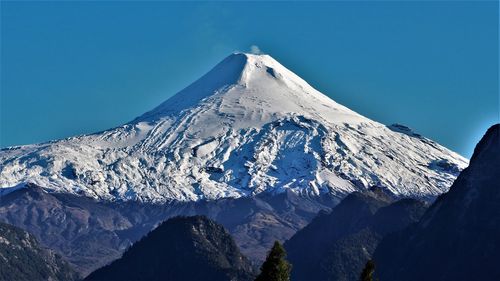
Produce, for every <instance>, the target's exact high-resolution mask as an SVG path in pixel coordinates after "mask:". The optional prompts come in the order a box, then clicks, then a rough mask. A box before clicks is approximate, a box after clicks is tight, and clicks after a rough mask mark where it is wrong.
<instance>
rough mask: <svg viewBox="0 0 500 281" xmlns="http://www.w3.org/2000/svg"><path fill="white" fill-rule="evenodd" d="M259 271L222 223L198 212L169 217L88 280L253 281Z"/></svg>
mask: <svg viewBox="0 0 500 281" xmlns="http://www.w3.org/2000/svg"><path fill="white" fill-rule="evenodd" d="M255 275H256V274H255V271H254V268H253V267H252V265H251V263H250V262H249V261H248V260H247V258H246V257H244V256H243V255H242V254H241V253H240V251H239V249H238V247H237V246H236V243H235V242H234V240H233V239H232V238H231V236H230V235H229V233H228V232H227V231H226V230H225V229H224V227H223V226H222V225H220V224H217V223H215V222H214V221H212V220H210V219H208V218H206V217H203V216H194V217H175V218H172V219H169V220H167V221H166V222H164V223H162V224H161V225H160V226H158V227H157V228H156V229H155V230H153V231H152V232H151V233H149V234H148V235H147V236H146V237H144V238H142V239H141V240H140V241H139V242H137V243H135V244H134V245H133V246H132V247H130V249H128V250H127V251H126V252H125V254H124V255H123V257H122V258H121V259H119V260H116V261H114V262H113V263H111V264H110V265H108V266H105V267H103V268H101V269H99V270H97V271H95V272H94V273H92V274H91V275H89V276H88V277H87V278H86V279H85V280H87V281H113V280H116V281H122V280H149V281H156V280H185V281H190V280H192V281H198V280H207V281H212V280H213V281H224V280H241V281H247V280H248V281H250V280H253V279H254V278H255Z"/></svg>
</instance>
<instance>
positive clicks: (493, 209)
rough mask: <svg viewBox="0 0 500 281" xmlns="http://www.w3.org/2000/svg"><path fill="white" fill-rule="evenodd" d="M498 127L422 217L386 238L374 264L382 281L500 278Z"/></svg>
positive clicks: (499, 145) (492, 130)
mask: <svg viewBox="0 0 500 281" xmlns="http://www.w3.org/2000/svg"><path fill="white" fill-rule="evenodd" d="M499 130H500V125H499V124H497V125H494V126H492V127H491V128H490V129H489V130H488V131H487V132H486V134H485V135H484V137H483V138H482V139H481V141H480V142H479V144H478V145H477V146H476V148H475V150H474V154H473V156H472V158H471V161H470V165H469V167H468V168H466V169H465V170H464V171H463V172H462V173H461V174H460V176H459V177H458V178H457V180H456V181H455V182H454V183H453V185H452V186H451V188H450V191H449V192H448V193H446V194H443V195H442V196H440V197H439V198H438V199H437V200H436V202H435V203H433V204H432V205H431V207H429V209H428V210H427V211H426V213H425V214H424V216H423V217H422V219H421V220H420V221H419V222H418V223H417V224H414V225H412V226H410V227H408V228H406V229H404V230H402V231H400V232H397V233H394V234H391V235H388V236H387V237H385V238H384V239H383V241H382V242H381V243H380V245H379V246H378V248H377V250H376V252H375V255H374V260H375V263H376V270H375V273H376V275H378V276H379V277H380V280H384V281H385V280H389V281H390V280H405V281H412V280H454V281H456V280H500V267H499V266H498V262H499V261H500V133H499Z"/></svg>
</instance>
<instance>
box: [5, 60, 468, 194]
mask: <svg viewBox="0 0 500 281" xmlns="http://www.w3.org/2000/svg"><path fill="white" fill-rule="evenodd" d="M0 163H1V168H0V187H2V188H4V190H5V192H8V191H10V190H12V189H15V188H19V187H22V186H23V185H24V184H25V183H27V182H33V183H35V184H38V185H40V186H43V187H45V188H46V189H47V190H50V191H55V192H67V193H74V194H82V195H86V196H90V197H94V198H97V199H100V200H139V201H148V202H167V201H195V200H202V199H207V200H212V199H218V198H225V197H233V198H236V197H242V196H251V195H255V194H258V193H261V192H264V191H270V192H283V191H285V190H292V191H294V192H296V193H300V194H309V195H318V194H320V193H327V192H328V193H331V194H333V195H335V196H338V197H339V198H341V197H344V196H345V195H346V194H348V193H350V192H353V191H356V190H364V189H367V188H369V187H371V186H380V187H382V188H383V189H384V190H385V191H386V192H387V193H391V194H393V195H395V196H411V197H417V198H431V197H434V196H436V195H439V194H441V193H443V192H445V191H447V189H448V187H449V186H450V185H451V183H452V182H453V180H454V179H455V178H456V176H457V175H458V173H459V172H460V170H462V169H463V168H464V167H465V166H466V165H467V163H468V162H467V160H466V159H464V158H463V157H461V156H459V155H458V154H456V153H454V152H452V151H450V150H448V149H446V148H444V147H442V146H440V145H439V144H437V143H435V142H433V141H431V140H429V139H427V138H424V137H422V136H420V135H418V134H416V133H413V132H412V131H411V130H410V129H408V128H407V127H405V126H402V125H393V126H385V125H382V124H380V123H377V122H375V121H372V120H370V119H368V118H365V117H363V116H361V115H359V114H357V113H356V112H353V111H352V110H350V109H348V108H346V107H344V106H342V105H340V104H338V103H336V102H335V101H333V100H331V99H330V98H329V97H327V96H325V95H323V94H322V93H320V92H319V91H317V90H315V89H314V88H313V87H311V86H310V85H309V84H307V83H306V82H305V81H304V80H302V79H301V78H300V77H298V76H297V75H295V74H294V73H293V72H291V71H290V70H288V69H287V68H285V67H284V66H282V65H281V64H280V63H279V62H277V61H276V60H274V59H273V58H272V57H270V56H268V55H251V54H244V53H235V54H232V55H230V56H229V57H227V58H226V59H224V60H223V61H222V62H220V63H219V64H218V65H217V66H215V67H214V68H213V69H212V70H211V71H210V72H208V73H207V74H206V75H204V76H203V77H201V78H200V79H199V80H197V81H196V82H194V83H193V84H191V85H190V86H188V87H187V88H185V89H184V90H182V91H180V92H179V93H178V94H176V95H174V96H173V97H172V98H170V99H168V100H167V101H165V102H164V103H162V104H161V105H159V106H158V107H157V108H155V109H153V110H151V111H149V112H147V113H145V114H143V115H142V116H139V117H138V118H136V119H135V120H133V121H132V122H129V123H127V124H125V125H123V126H120V127H117V128H114V129H110V130H107V131H104V132H100V133H96V134H92V135H83V136H78V137H73V138H69V139H64V140H58V141H52V142H48V143H42V144H36V145H27V146H18V147H10V148H6V149H3V150H1V151H0Z"/></svg>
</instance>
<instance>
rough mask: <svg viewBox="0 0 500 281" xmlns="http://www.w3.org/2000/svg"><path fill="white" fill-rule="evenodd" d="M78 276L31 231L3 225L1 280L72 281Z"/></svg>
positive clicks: (0, 247) (1, 228)
mask: <svg viewBox="0 0 500 281" xmlns="http://www.w3.org/2000/svg"><path fill="white" fill-rule="evenodd" d="M77 279H78V275H77V274H76V272H75V271H73V270H72V269H71V268H70V267H69V265H68V264H67V263H66V262H65V261H63V260H62V259H61V257H60V256H58V255H57V254H55V253H54V252H53V251H51V250H48V249H45V248H43V247H41V246H40V245H39V244H38V241H37V240H36V239H35V238H34V237H33V235H31V234H29V233H28V232H26V231H24V230H22V229H20V228H17V227H14V226H11V225H8V224H5V223H0V280H2V281H4V280H5V281H13V280H15V281H24V280H25V281H38V280H40V281H41V280H51V281H57V280H61V281H71V280H77Z"/></svg>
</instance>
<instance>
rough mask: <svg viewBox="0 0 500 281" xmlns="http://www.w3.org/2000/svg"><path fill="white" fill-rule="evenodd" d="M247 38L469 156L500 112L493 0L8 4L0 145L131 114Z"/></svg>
mask: <svg viewBox="0 0 500 281" xmlns="http://www.w3.org/2000/svg"><path fill="white" fill-rule="evenodd" d="M251 45H257V46H259V47H260V49H261V50H262V51H264V52H265V53H268V54H270V55H271V56H273V57H274V58H276V59H277V60H278V61H280V62H281V63H282V64H284V65H285V66H287V67H288V68H290V69H291V70H292V71H294V72H296V73H297V74H298V75H300V76H302V77H303V78H304V79H305V80H307V81H309V82H310V83H311V84H312V85H313V86H315V87H316V88H317V89H319V90H320V91H322V92H324V93H326V94H328V95H329V96H330V97H331V98H333V99H334V100H336V101H337V102H339V103H342V104H344V105H346V106H348V107H350V108H351V109H353V110H355V111H357V112H359V113H361V114H363V115H365V116H367V117H370V118H372V119H374V120H377V121H380V122H382V123H385V124H392V123H402V124H405V125H407V126H410V127H412V128H414V129H415V130H416V131H417V132H419V133H422V134H424V135H425V136H428V137H430V138H432V139H434V140H436V141H438V142H440V143H441V144H443V145H445V146H447V147H449V148H451V149H453V150H455V151H457V152H459V153H461V154H462V155H464V156H467V157H469V156H470V154H471V152H472V149H473V147H474V144H475V143H476V142H477V141H478V139H479V138H480V137H481V135H482V133H483V132H484V131H485V130H486V128H487V127H488V126H489V125H491V124H493V123H495V122H498V118H499V97H498V62H499V58H498V3H496V2H493V1H491V2H464V1H462V2H452V1H445V2H401V1H391V2H314V3H306V2H274V3H261V2H244V3H243V2H239V3H236V2H233V3H228V2H218V3H206V2H205V3H196V2H189V3H182V2H112V1H111V2H104V3H102V2H4V1H2V2H1V62H0V65H1V100H0V103H1V104H0V106H1V108H0V110H1V112H0V126H1V128H0V129H1V130H0V134H1V135H0V146H1V147H5V146H11V145H19V144H29V143H34V142H42V141H47V140H51V139H56V138H62V137H68V136H72V135H76V134H82V133H91V132H95V131H99V130H103V129H107V128H110V127H114V126H117V125H120V124H122V123H125V122H127V121H130V120H132V119H133V118H135V117H136V116H138V115H140V114H142V113H143V112H145V111H147V110H149V109H151V108H153V107H155V106H156V105H158V104H159V103H161V102H162V101H164V100H165V99H167V98H169V97H170V96H171V95H173V94H174V93H176V92H177V91H179V90H181V89H182V88H183V87H185V86H187V85H188V84H189V83H190V82H192V81H194V80H195V79H196V78H198V77H200V76H201V75H202V74H204V73H205V72H206V71H208V70H209V69H210V68H211V67H212V66H213V65H215V64H216V63H217V62H218V61H220V60H222V59H223V58H224V57H225V56H227V55H228V54H229V53H231V52H232V51H235V50H240V51H245V50H248V49H249V47H250V46H251Z"/></svg>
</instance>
